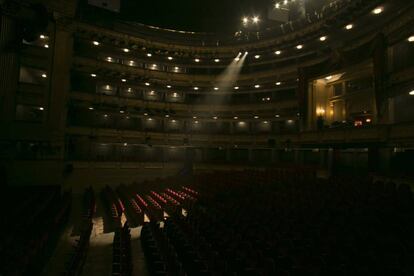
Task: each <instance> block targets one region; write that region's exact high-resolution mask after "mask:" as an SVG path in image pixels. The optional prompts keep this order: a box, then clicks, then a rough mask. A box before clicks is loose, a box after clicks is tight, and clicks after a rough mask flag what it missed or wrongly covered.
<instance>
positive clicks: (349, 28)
mask: <svg viewBox="0 0 414 276" xmlns="http://www.w3.org/2000/svg"><path fill="white" fill-rule="evenodd" d="M352 28H354V25H353V24H348V25H346V26H345V29H347V30H351V29H352Z"/></svg>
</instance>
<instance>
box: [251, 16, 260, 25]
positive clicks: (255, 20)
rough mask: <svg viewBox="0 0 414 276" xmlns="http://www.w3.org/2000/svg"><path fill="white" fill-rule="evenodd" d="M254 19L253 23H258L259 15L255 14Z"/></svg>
mask: <svg viewBox="0 0 414 276" xmlns="http://www.w3.org/2000/svg"><path fill="white" fill-rule="evenodd" d="M252 21H253V23H254V24H257V23H259V21H260V18H259V17H258V16H254V17H253V18H252Z"/></svg>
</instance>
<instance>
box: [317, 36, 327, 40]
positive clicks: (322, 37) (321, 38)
mask: <svg viewBox="0 0 414 276" xmlns="http://www.w3.org/2000/svg"><path fill="white" fill-rule="evenodd" d="M327 38H328V37H327V36H325V35H324V36H321V37H320V38H319V40H320V41H325V40H326V39H327Z"/></svg>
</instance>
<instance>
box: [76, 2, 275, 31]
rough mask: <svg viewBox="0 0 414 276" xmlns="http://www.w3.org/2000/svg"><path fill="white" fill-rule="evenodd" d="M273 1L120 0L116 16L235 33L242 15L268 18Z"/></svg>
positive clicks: (181, 28) (179, 26) (166, 26)
mask: <svg viewBox="0 0 414 276" xmlns="http://www.w3.org/2000/svg"><path fill="white" fill-rule="evenodd" d="M273 2H274V0H149V1H143V0H121V13H120V14H118V15H116V17H117V18H119V19H122V20H128V21H134V22H140V23H144V24H148V25H153V26H158V27H163V28H169V29H176V30H183V31H198V32H235V31H237V30H239V29H240V27H241V18H242V17H243V16H253V15H259V16H260V17H261V18H262V19H265V18H266V13H267V12H266V10H267V8H269V7H270V6H271V5H272V3H273ZM84 3H85V2H84ZM90 12H91V10H90V9H89V13H90ZM92 12H93V11H92ZM262 24H265V22H262Z"/></svg>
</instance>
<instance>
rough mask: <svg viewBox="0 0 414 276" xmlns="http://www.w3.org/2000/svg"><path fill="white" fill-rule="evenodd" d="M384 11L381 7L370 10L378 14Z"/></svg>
mask: <svg viewBox="0 0 414 276" xmlns="http://www.w3.org/2000/svg"><path fill="white" fill-rule="evenodd" d="M383 11H384V8H383V7H378V8H376V9H374V10H373V11H372V13H373V14H380V13H382V12H383Z"/></svg>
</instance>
